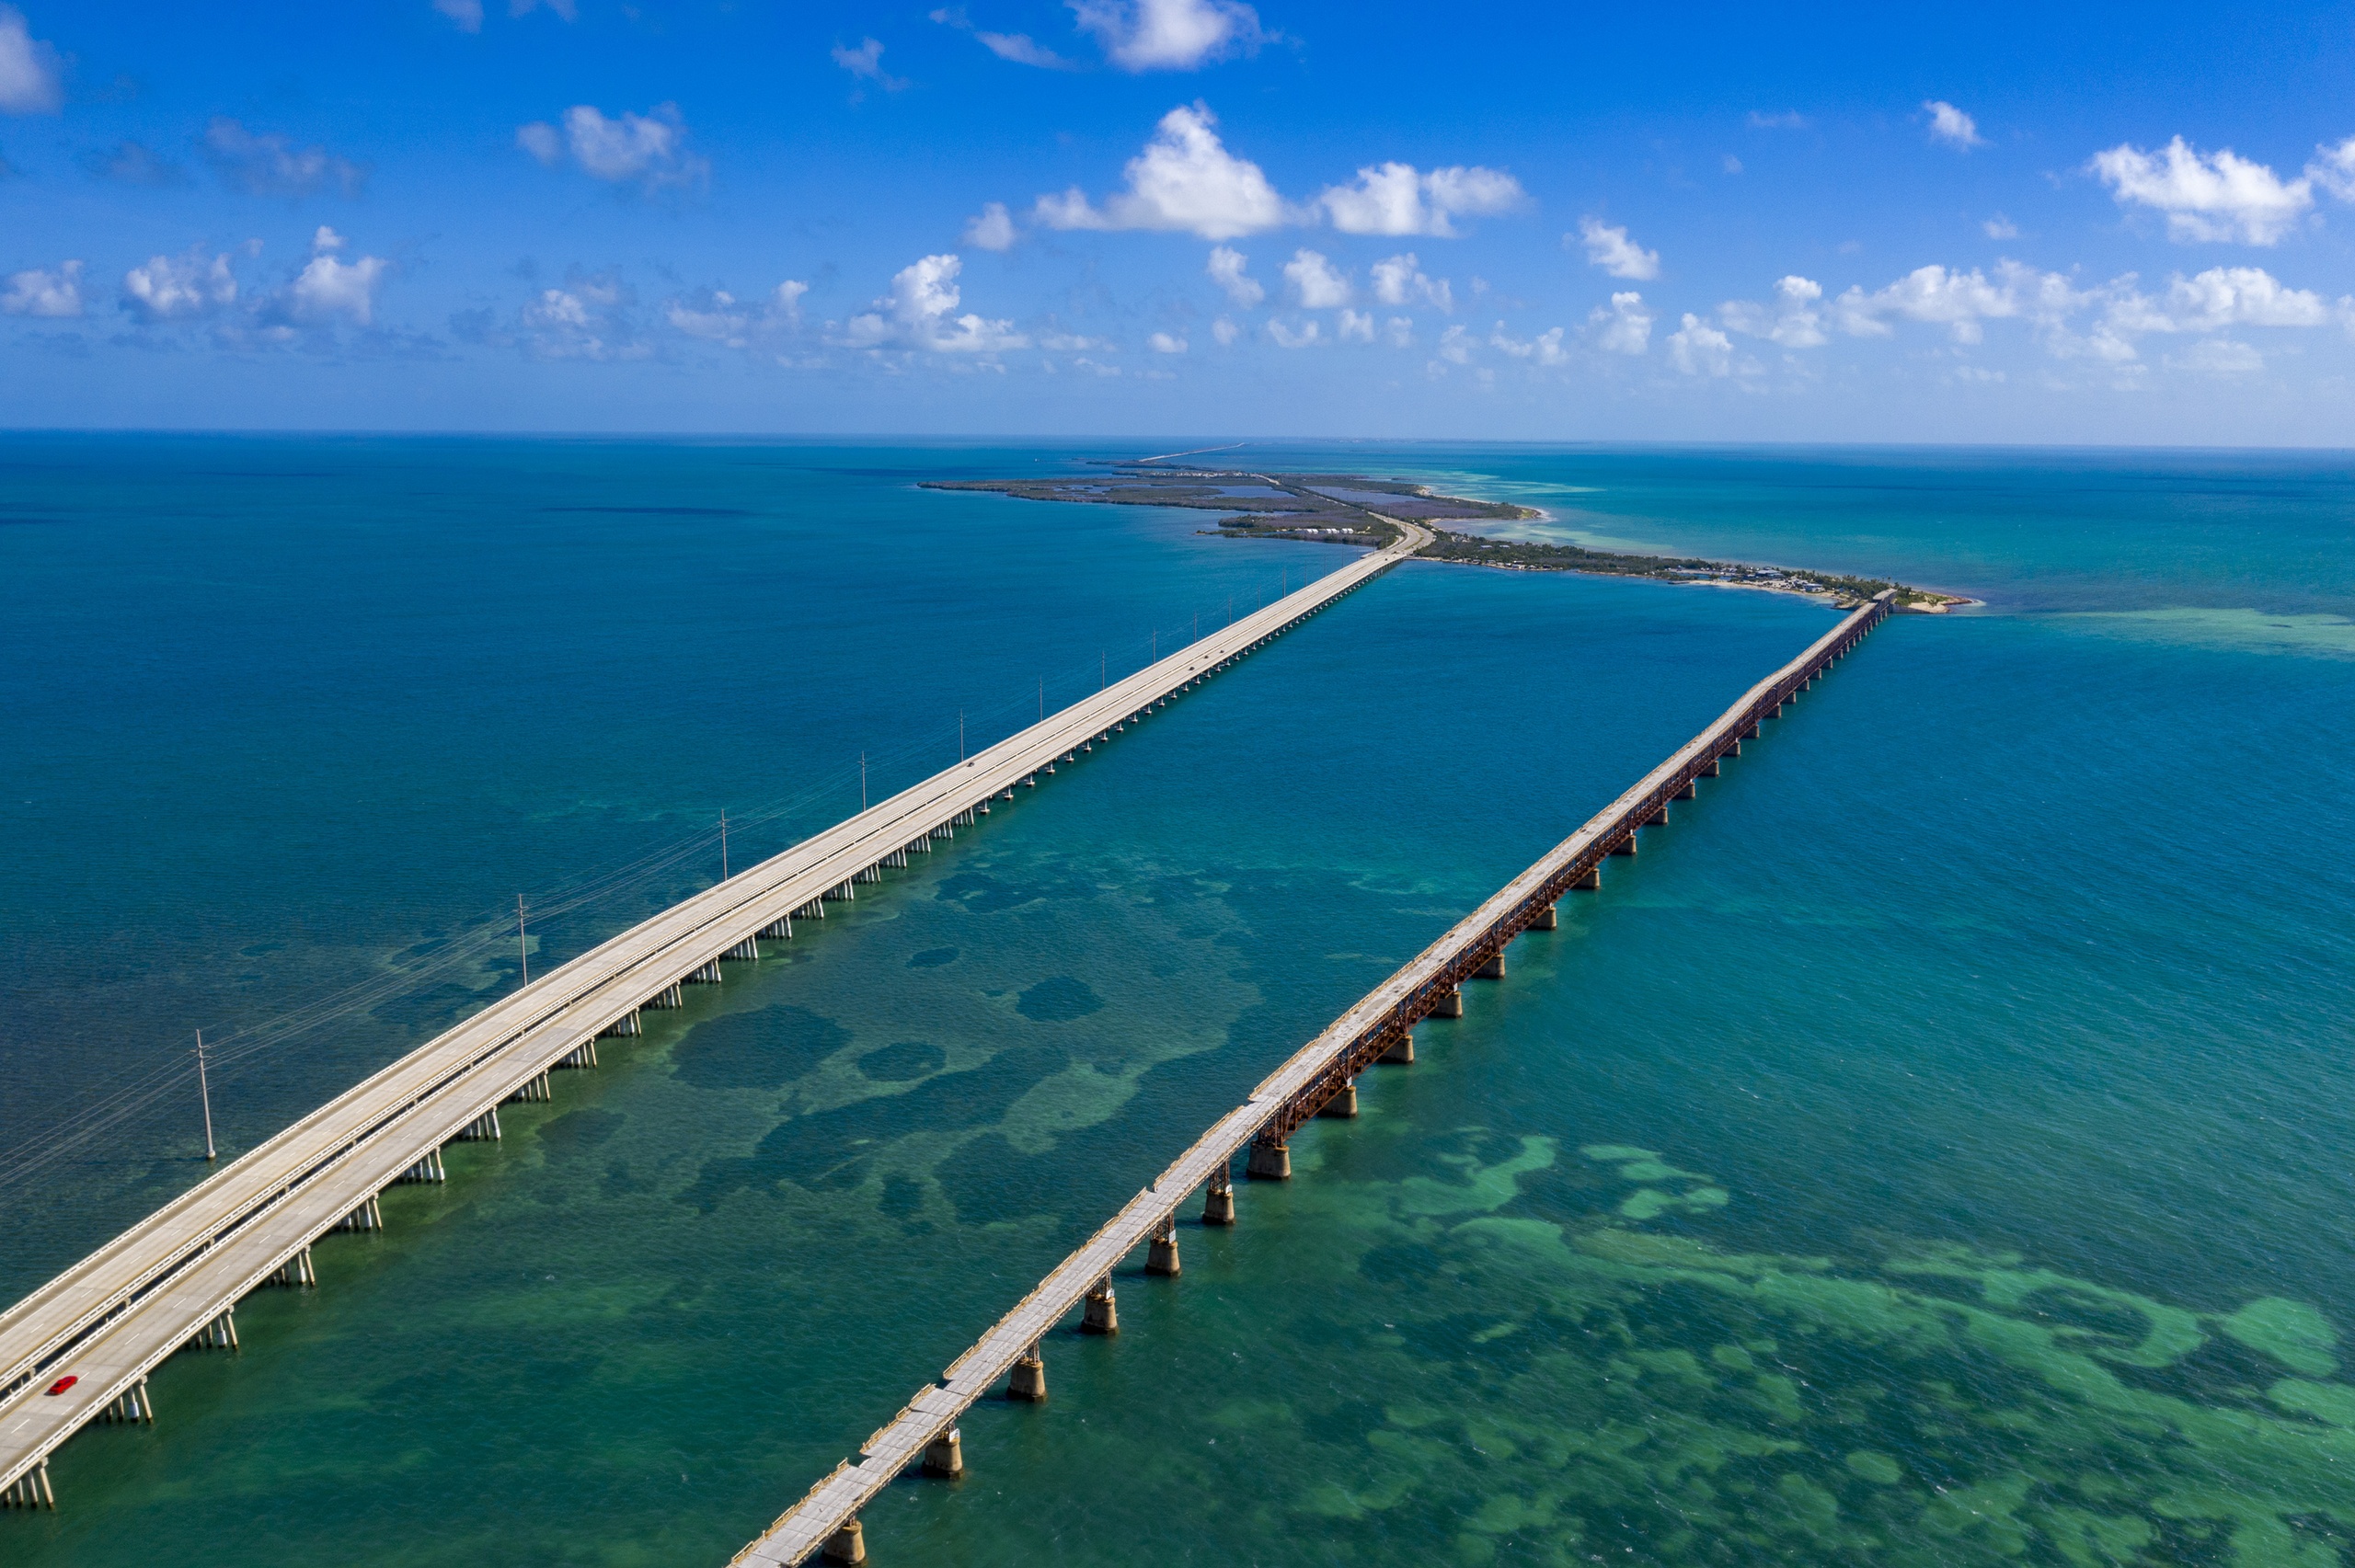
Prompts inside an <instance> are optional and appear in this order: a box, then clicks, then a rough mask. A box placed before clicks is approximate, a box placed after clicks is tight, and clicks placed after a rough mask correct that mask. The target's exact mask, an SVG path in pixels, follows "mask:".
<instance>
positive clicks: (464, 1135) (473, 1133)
mask: <svg viewBox="0 0 2355 1568" xmlns="http://www.w3.org/2000/svg"><path fill="white" fill-rule="evenodd" d="M451 1141H452V1142H453V1143H497V1142H498V1141H499V1107H498V1106H496V1105H494V1106H492V1107H491V1108H490V1109H489V1110H488V1111H485V1112H484V1113H483V1114H482V1115H480V1116H477V1117H476V1118H475V1119H474V1120H472V1121H470V1122H468V1123H467V1124H466V1125H465V1127H460V1128H459V1129H458V1136H457V1137H456V1138H454V1139H451Z"/></svg>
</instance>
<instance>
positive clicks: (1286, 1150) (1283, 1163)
mask: <svg viewBox="0 0 2355 1568" xmlns="http://www.w3.org/2000/svg"><path fill="white" fill-rule="evenodd" d="M1244 1174H1245V1175H1246V1176H1249V1177H1250V1178H1251V1179H1252V1180H1253V1181H1255V1182H1288V1181H1291V1180H1292V1149H1291V1147H1290V1146H1289V1145H1286V1144H1281V1143H1261V1142H1260V1141H1259V1140H1258V1139H1252V1140H1251V1163H1250V1164H1249V1165H1248V1166H1246V1167H1245V1169H1244Z"/></svg>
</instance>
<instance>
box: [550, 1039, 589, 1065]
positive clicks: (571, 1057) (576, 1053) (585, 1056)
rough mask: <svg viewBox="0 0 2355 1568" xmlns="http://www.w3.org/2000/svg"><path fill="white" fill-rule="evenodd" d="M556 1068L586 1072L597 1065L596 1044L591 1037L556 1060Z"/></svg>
mask: <svg viewBox="0 0 2355 1568" xmlns="http://www.w3.org/2000/svg"><path fill="white" fill-rule="evenodd" d="M556 1065H557V1066H558V1067H565V1068H573V1069H576V1070H586V1069H588V1068H592V1067H594V1066H596V1065H597V1042H596V1039H595V1038H594V1037H593V1036H592V1037H591V1038H589V1039H586V1040H583V1041H581V1042H580V1044H579V1045H577V1046H575V1047H572V1048H571V1049H570V1050H569V1051H567V1052H565V1053H564V1054H563V1055H562V1056H560V1057H558V1058H557V1059H556Z"/></svg>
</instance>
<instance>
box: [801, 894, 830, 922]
mask: <svg viewBox="0 0 2355 1568" xmlns="http://www.w3.org/2000/svg"><path fill="white" fill-rule="evenodd" d="M793 918H794V919H795V920H798V921H821V920H824V919H825V918H826V900H825V899H824V898H812V899H810V901H809V902H808V903H806V904H804V905H802V906H801V907H800V908H799V909H798V910H794V911H793Z"/></svg>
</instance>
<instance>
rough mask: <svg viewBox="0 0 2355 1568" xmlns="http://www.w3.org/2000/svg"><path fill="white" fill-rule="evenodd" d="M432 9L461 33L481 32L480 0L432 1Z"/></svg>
mask: <svg viewBox="0 0 2355 1568" xmlns="http://www.w3.org/2000/svg"><path fill="white" fill-rule="evenodd" d="M433 8H434V9H435V10H437V11H439V12H441V13H442V15H443V16H445V17H449V18H450V20H451V22H452V23H453V24H454V26H455V27H456V28H457V29H458V30H459V31H460V32H462V33H478V32H480V31H482V0H433Z"/></svg>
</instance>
